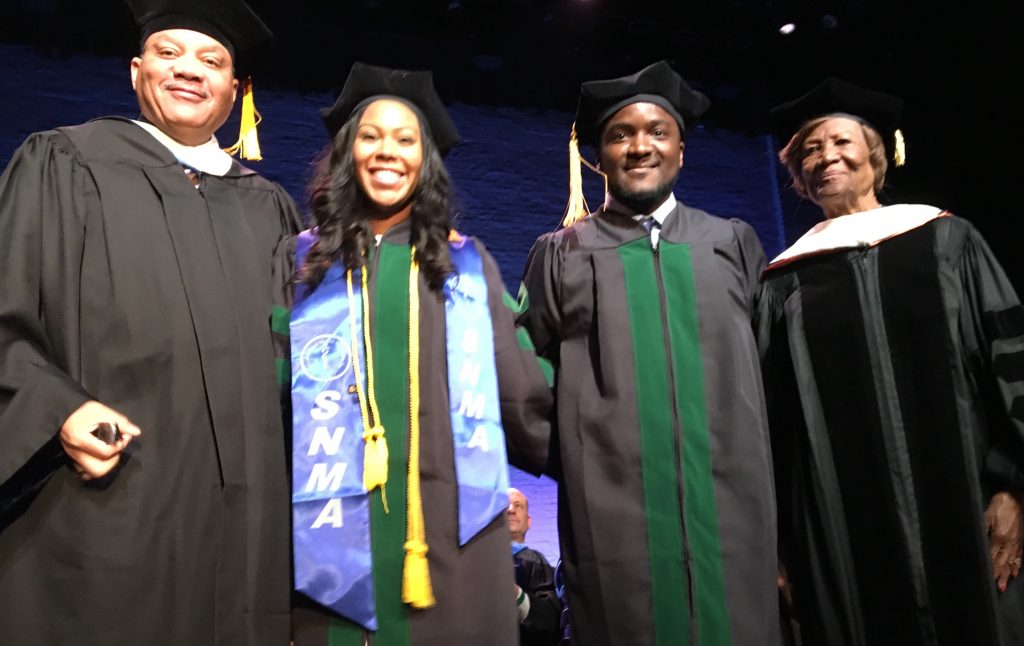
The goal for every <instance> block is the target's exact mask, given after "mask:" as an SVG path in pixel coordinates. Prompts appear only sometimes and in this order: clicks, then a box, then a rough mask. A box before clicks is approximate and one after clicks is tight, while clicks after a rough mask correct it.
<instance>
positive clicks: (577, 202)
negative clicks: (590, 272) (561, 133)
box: [562, 123, 590, 227]
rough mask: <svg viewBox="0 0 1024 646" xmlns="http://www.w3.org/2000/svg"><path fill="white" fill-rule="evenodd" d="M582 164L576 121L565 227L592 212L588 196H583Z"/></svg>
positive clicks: (563, 223)
mask: <svg viewBox="0 0 1024 646" xmlns="http://www.w3.org/2000/svg"><path fill="white" fill-rule="evenodd" d="M581 165H582V159H581V157H580V142H579V139H577V138H576V124H575V123H574V124H572V132H571V133H570V134H569V203H568V204H567V205H566V207H565V215H564V216H563V217H562V226H563V227H567V226H570V225H572V224H575V223H576V222H579V221H580V220H582V219H583V218H585V217H587V215H588V214H589V213H590V207H588V206H587V198H586V197H584V196H583V172H582V170H581V169H580V166H581Z"/></svg>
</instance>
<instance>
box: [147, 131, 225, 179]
mask: <svg viewBox="0 0 1024 646" xmlns="http://www.w3.org/2000/svg"><path fill="white" fill-rule="evenodd" d="M132 123H134V124H135V125H137V126H139V127H140V128H142V129H143V130H145V131H146V132H148V133H149V134H151V135H153V138H154V139H156V140H157V141H159V142H160V143H161V144H163V145H164V147H165V148H167V150H169V151H171V154H172V155H174V158H175V159H177V160H178V162H179V163H180V164H182V165H184V166H188V167H189V168H192V169H194V170H197V171H200V172H202V173H208V174H210V175H217V176H218V177H223V176H224V175H227V174H228V171H229V170H231V165H232V164H234V163H235V160H234V159H232V158H231V155H229V154H227V153H226V152H224V151H223V150H221V148H220V146H219V145H218V144H217V138H216V137H210V140H209V141H207V142H206V143H203V144H199V145H198V146H186V145H185V144H180V143H178V142H177V141H175V140H173V139H171V138H170V137H168V136H167V135H166V134H165V133H164V132H163V131H162V130H160V129H159V128H157V127H156V126H154V125H153V124H151V123H146V122H144V121H134V120H133V121H132Z"/></svg>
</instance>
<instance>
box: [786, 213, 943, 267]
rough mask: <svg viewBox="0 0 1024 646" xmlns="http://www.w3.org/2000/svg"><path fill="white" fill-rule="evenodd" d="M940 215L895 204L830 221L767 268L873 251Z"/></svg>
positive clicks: (798, 241) (814, 230) (806, 234)
mask: <svg viewBox="0 0 1024 646" xmlns="http://www.w3.org/2000/svg"><path fill="white" fill-rule="evenodd" d="M942 215H948V214H947V213H946V212H945V211H943V210H942V209H939V208H936V207H934V206H926V205H924V204H894V205H892V206H882V207H879V208H877V209H871V210H869V211H861V212H860V213H851V214H850V215H843V216H840V217H838V218H831V219H829V220H825V221H824V222H819V223H818V224H816V225H814V227H813V228H811V230H810V231H808V232H807V233H805V234H804V235H803V236H802V237H801V238H800V239H799V240H797V241H796V242H795V243H794V244H793V246H792V247H790V248H789V249H786V250H785V251H783V252H782V253H781V254H779V255H778V256H776V257H775V259H774V260H772V261H771V263H770V264H769V265H768V268H773V267H775V266H777V265H780V264H783V263H787V262H791V261H793V260H796V259H797V258H802V257H804V256H809V255H812V254H820V253H826V252H830V251H839V250H842V249H856V248H863V247H872V246H874V245H877V244H878V243H880V242H882V241H884V240H888V239H889V238H893V237H895V236H898V235H900V234H901V233H906V232H907V231H910V230H911V229H916V228H918V227H920V226H922V225H924V224H927V223H928V222H931V221H932V220H934V219H935V218H937V217H940V216H942Z"/></svg>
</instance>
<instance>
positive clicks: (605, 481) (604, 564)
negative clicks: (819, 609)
mask: <svg viewBox="0 0 1024 646" xmlns="http://www.w3.org/2000/svg"><path fill="white" fill-rule="evenodd" d="M763 266H764V253H763V251H762V250H761V246H760V244H759V243H758V241H757V237H756V236H755V234H754V232H753V230H752V229H751V228H750V227H749V226H748V225H746V224H745V223H743V222H741V221H739V220H725V219H722V218H717V217H713V216H711V215H708V214H707V213H705V212H703V211H699V210H697V209H692V208H689V207H686V206H684V205H682V204H679V205H677V207H676V208H675V210H673V211H672V212H671V213H669V214H668V216H667V217H666V218H665V221H664V224H663V227H662V230H661V238H660V243H659V245H658V249H657V251H655V250H653V249H652V248H651V243H650V238H649V236H648V233H647V231H646V230H645V229H644V228H643V227H642V226H641V225H640V224H639V223H637V222H635V221H633V220H632V219H630V218H628V217H626V216H622V215H618V214H615V213H607V212H604V211H599V212H598V213H596V214H593V215H591V216H590V217H587V218H586V219H584V220H582V221H581V222H579V223H577V224H575V225H573V226H571V227H568V228H566V229H562V230H560V231H558V232H555V233H552V234H549V235H546V236H544V237H542V238H541V239H540V240H538V241H537V243H536V244H535V245H534V248H533V250H532V251H531V253H530V258H529V261H528V263H527V269H526V275H525V278H524V286H525V288H526V297H527V299H528V309H527V311H526V313H525V315H523V316H522V317H521V318H520V321H521V323H522V324H523V325H524V326H525V327H526V328H527V329H528V330H529V332H530V335H531V336H532V337H533V339H534V342H535V343H536V346H537V350H538V352H539V353H540V354H541V355H542V356H544V357H546V358H548V359H550V360H552V362H553V363H554V364H555V366H556V379H555V381H556V398H555V399H556V408H557V441H558V445H559V461H560V470H559V472H556V473H555V474H554V475H555V476H556V477H557V478H558V480H559V505H558V512H559V526H558V530H559V539H560V541H561V547H562V560H563V564H564V572H565V582H566V591H567V594H568V605H569V608H570V612H571V615H572V634H573V640H574V641H573V643H574V644H581V645H584V646H598V645H604V644H606V645H608V646H621V645H623V644H630V645H631V646H633V645H635V646H642V645H655V644H656V645H659V646H661V645H663V644H664V645H668V644H673V645H678V644H692V645H693V646H697V645H700V646H715V645H719V644H722V645H725V644H731V645H732V646H771V645H773V644H776V643H778V639H779V621H778V613H777V592H776V587H775V571H776V543H775V505H774V495H773V490H772V476H771V454H770V451H769V447H768V429H767V423H766V419H765V411H764V397H763V392H762V386H761V376H760V370H759V367H758V361H757V352H756V347H755V344H754V336H753V332H752V329H751V306H752V300H753V295H754V291H755V288H756V285H757V277H758V275H759V274H760V272H761V269H762V267H763Z"/></svg>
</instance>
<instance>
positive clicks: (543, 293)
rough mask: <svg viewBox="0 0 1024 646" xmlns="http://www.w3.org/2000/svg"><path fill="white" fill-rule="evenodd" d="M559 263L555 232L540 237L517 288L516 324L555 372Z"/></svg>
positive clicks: (557, 340)
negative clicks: (520, 284) (521, 282)
mask: <svg viewBox="0 0 1024 646" xmlns="http://www.w3.org/2000/svg"><path fill="white" fill-rule="evenodd" d="M560 275H561V263H560V257H559V253H558V245H557V244H556V242H555V239H554V234H550V233H549V234H547V235H545V236H542V237H541V238H539V239H538V240H537V242H535V243H534V245H533V248H532V249H530V255H529V256H528V257H527V259H526V271H525V272H524V274H523V284H522V286H521V287H520V288H519V306H518V312H519V316H518V318H517V321H516V322H517V324H518V325H519V326H520V327H521V328H522V329H524V330H526V332H527V334H528V335H529V337H530V339H531V340H532V342H533V345H534V347H535V348H536V349H537V355H538V356H539V357H541V358H543V359H544V360H546V361H547V362H549V364H550V365H551V366H552V367H553V371H552V374H553V373H554V372H555V371H557V366H558V349H559V329H560V327H561V316H560V308H559V306H558V304H559V302H561V295H560V290H559V286H560V282H561V281H560V280H559V277H560Z"/></svg>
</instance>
